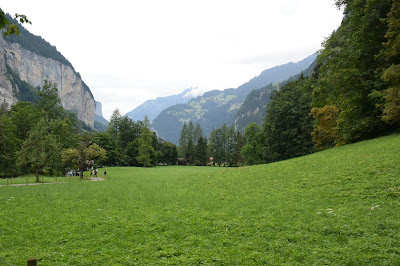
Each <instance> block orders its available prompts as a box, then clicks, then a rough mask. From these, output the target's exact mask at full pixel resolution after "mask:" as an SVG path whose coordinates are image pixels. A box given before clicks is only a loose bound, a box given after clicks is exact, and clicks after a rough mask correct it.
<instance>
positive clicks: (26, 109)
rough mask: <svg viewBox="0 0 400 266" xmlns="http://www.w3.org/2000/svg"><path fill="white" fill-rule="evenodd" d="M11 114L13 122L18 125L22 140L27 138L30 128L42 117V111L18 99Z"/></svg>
mask: <svg viewBox="0 0 400 266" xmlns="http://www.w3.org/2000/svg"><path fill="white" fill-rule="evenodd" d="M10 115H11V119H12V122H13V124H14V125H15V126H16V127H17V130H16V133H17V137H18V139H19V140H21V141H23V140H25V139H26V138H27V136H28V132H29V130H31V129H32V128H33V127H34V126H35V124H36V123H37V121H38V120H39V117H40V113H39V112H38V111H37V109H36V108H35V106H33V105H32V104H31V103H28V102H22V101H18V102H17V103H16V104H15V105H13V106H11V113H10Z"/></svg>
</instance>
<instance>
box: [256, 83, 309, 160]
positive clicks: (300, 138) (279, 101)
mask: <svg viewBox="0 0 400 266" xmlns="http://www.w3.org/2000/svg"><path fill="white" fill-rule="evenodd" d="M314 84H315V80H314V79H312V78H309V79H299V80H297V81H292V82H289V83H287V84H286V85H285V86H283V87H282V88H281V89H280V90H278V91H275V92H274V93H273V94H272V96H271V102H270V103H269V105H268V107H267V113H266V117H265V120H264V125H263V134H264V142H265V148H266V150H265V155H264V157H265V159H266V161H267V162H273V161H279V160H285V159H289V158H293V157H297V156H302V155H306V154H309V153H311V152H312V149H313V144H312V138H311V132H312V130H313V122H312V116H311V115H310V110H311V99H312V90H313V85H314Z"/></svg>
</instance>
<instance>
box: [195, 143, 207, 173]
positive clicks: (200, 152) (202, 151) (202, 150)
mask: <svg viewBox="0 0 400 266" xmlns="http://www.w3.org/2000/svg"><path fill="white" fill-rule="evenodd" d="M194 163H195V164H196V165H203V166H204V165H207V163H208V156H207V139H206V138H205V137H203V136H200V137H199V139H198V140H197V143H196V148H195V152H194Z"/></svg>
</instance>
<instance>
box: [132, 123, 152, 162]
mask: <svg viewBox="0 0 400 266" xmlns="http://www.w3.org/2000/svg"><path fill="white" fill-rule="evenodd" d="M152 136H153V134H152V132H151V131H150V122H149V119H148V118H147V115H146V116H145V118H144V121H143V127H142V132H141V134H140V137H139V148H138V156H137V157H136V160H137V161H138V162H139V163H140V164H142V165H143V166H144V167H147V166H151V165H152V162H151V156H152V154H153V153H154V152H155V151H154V148H153V147H152Z"/></svg>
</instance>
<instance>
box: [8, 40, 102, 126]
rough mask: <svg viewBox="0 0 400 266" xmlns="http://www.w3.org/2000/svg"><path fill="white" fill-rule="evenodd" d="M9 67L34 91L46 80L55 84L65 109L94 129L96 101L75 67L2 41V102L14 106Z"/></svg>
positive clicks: (14, 99) (14, 97)
mask: <svg viewBox="0 0 400 266" xmlns="http://www.w3.org/2000/svg"><path fill="white" fill-rule="evenodd" d="M6 63H7V64H8V66H10V68H11V69H12V70H13V71H14V72H16V73H17V74H18V75H19V77H20V78H21V80H24V81H26V82H28V83H29V84H30V85H32V86H33V87H38V86H39V87H40V88H41V87H42V86H43V84H44V80H48V81H52V82H55V83H56V85H57V88H58V92H59V96H60V99H61V104H62V106H63V107H64V108H65V109H66V110H70V111H72V112H74V113H76V114H77V117H78V119H79V120H82V121H83V122H85V123H86V124H87V125H89V126H90V127H92V128H93V127H94V113H95V109H96V104H95V100H94V98H93V95H92V93H91V92H90V89H89V88H88V87H87V86H86V85H85V84H84V83H83V82H82V80H81V78H80V77H79V75H78V74H77V73H76V72H75V71H74V70H73V69H72V68H71V67H69V66H66V65H63V64H62V63H60V62H58V61H55V60H53V59H50V58H46V57H43V56H39V55H37V54H35V53H33V52H31V51H28V50H26V49H23V48H22V47H21V46H20V45H19V44H16V43H10V42H7V41H5V40H4V39H3V37H0V102H3V101H5V102H6V103H7V104H8V105H11V104H14V103H15V102H16V101H17V100H18V99H16V96H15V93H14V92H13V89H12V85H11V83H10V81H9V80H8V78H7V77H6V67H5V64H6Z"/></svg>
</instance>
